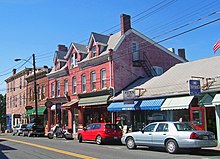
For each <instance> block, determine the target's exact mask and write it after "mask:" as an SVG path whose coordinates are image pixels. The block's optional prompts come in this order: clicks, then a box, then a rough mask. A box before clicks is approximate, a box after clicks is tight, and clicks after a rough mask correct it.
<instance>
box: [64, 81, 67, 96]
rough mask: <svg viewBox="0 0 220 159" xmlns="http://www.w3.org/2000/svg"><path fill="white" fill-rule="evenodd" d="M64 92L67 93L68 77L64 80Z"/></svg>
mask: <svg viewBox="0 0 220 159" xmlns="http://www.w3.org/2000/svg"><path fill="white" fill-rule="evenodd" d="M64 93H68V79H65V80H64Z"/></svg>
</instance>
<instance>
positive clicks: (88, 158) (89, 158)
mask: <svg viewBox="0 0 220 159" xmlns="http://www.w3.org/2000/svg"><path fill="white" fill-rule="evenodd" d="M0 140H7V141H11V142H16V143H20V144H25V145H30V146H34V147H37V148H41V149H45V150H49V151H53V152H58V153H62V154H65V155H69V156H74V157H78V158H82V159H97V158H94V157H91V156H86V155H82V154H78V153H73V152H69V151H64V150H59V149H55V148H52V147H47V146H42V145H37V144H32V143H28V142H24V141H19V140H13V139H9V138H0Z"/></svg>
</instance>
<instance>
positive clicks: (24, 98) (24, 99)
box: [23, 93, 26, 105]
mask: <svg viewBox="0 0 220 159" xmlns="http://www.w3.org/2000/svg"><path fill="white" fill-rule="evenodd" d="M25 101H26V97H25V93H23V105H26V103H25Z"/></svg>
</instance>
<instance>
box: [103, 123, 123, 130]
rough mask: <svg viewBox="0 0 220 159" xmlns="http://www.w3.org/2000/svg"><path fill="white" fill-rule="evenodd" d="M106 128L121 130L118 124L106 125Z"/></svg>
mask: <svg viewBox="0 0 220 159" xmlns="http://www.w3.org/2000/svg"><path fill="white" fill-rule="evenodd" d="M105 128H106V129H115V130H118V129H120V128H119V126H118V125H117V124H106V125H105Z"/></svg>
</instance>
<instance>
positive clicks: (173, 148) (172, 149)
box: [166, 139, 179, 154]
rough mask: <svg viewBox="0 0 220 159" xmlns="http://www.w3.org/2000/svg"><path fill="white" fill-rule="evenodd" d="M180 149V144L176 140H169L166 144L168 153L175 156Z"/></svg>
mask: <svg viewBox="0 0 220 159" xmlns="http://www.w3.org/2000/svg"><path fill="white" fill-rule="evenodd" d="M178 149H179V147H178V144H177V142H176V141H175V140H173V139H169V140H168V141H167V142H166V151H167V152H168V153H170V154H174V153H177V151H178Z"/></svg>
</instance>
